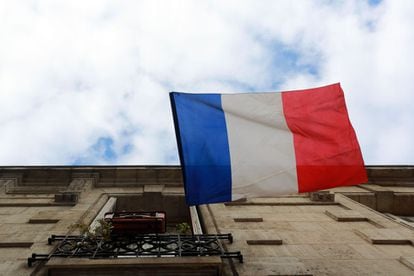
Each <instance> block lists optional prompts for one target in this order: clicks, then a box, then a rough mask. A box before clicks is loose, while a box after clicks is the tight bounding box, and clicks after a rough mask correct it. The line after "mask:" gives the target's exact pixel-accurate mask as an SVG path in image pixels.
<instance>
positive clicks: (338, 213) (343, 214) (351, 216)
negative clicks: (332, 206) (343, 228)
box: [325, 210, 368, 222]
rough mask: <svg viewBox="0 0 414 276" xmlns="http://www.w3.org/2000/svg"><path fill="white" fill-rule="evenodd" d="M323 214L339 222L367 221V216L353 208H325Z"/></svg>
mask: <svg viewBox="0 0 414 276" xmlns="http://www.w3.org/2000/svg"><path fill="white" fill-rule="evenodd" d="M325 214H326V215H327V216H328V217H331V218H333V219H334V220H336V221H340V222H355V221H368V218H367V217H364V216H363V215H361V214H360V213H358V212H356V211H353V210H329V211H328V210H326V211H325Z"/></svg>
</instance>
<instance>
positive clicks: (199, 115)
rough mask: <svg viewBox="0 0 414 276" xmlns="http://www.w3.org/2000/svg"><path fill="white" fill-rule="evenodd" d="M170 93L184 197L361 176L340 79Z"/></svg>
mask: <svg viewBox="0 0 414 276" xmlns="http://www.w3.org/2000/svg"><path fill="white" fill-rule="evenodd" d="M170 97H171V105H172V110H173V115H174V122H175V129H176V134H177V141H178V147H179V153H180V159H181V165H182V168H183V176H184V186H185V193H186V200H187V203H188V204H189V205H197V204H205V203H215V202H227V201H232V200H236V199H239V198H242V197H247V198H249V197H262V196H275V195H282V194H292V193H302V192H310V191H316V190H321V189H327V188H332V187H336V186H343V185H354V184H360V183H364V182H366V181H367V175H366V171H365V167H364V162H363V159H362V155H361V150H360V148H359V144H358V141H357V138H356V135H355V132H354V129H353V127H352V125H351V123H350V121H349V118H348V113H347V109H346V106H345V100H344V95H343V92H342V89H341V87H340V85H339V84H333V85H328V86H325V87H320V88H313V89H306V90H297V91H289V92H279V93H246V94H189V93H177V92H172V93H170Z"/></svg>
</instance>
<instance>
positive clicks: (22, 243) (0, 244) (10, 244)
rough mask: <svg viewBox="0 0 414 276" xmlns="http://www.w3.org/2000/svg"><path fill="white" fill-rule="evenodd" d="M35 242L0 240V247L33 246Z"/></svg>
mask: <svg viewBox="0 0 414 276" xmlns="http://www.w3.org/2000/svg"><path fill="white" fill-rule="evenodd" d="M32 245H33V242H29V241H20V242H17V241H16V242H13V241H10V242H0V248H12V247H31V246H32Z"/></svg>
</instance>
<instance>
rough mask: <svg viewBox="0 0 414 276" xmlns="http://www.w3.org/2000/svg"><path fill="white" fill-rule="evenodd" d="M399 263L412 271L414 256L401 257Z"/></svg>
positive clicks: (413, 268)
mask: <svg viewBox="0 0 414 276" xmlns="http://www.w3.org/2000/svg"><path fill="white" fill-rule="evenodd" d="M400 262H401V263H403V264H405V265H406V266H407V267H409V268H411V269H412V270H414V256H401V258H400ZM413 273H414V272H413Z"/></svg>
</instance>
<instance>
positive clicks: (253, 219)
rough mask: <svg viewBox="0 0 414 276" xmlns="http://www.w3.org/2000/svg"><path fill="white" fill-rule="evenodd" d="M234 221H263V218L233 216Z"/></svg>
mask: <svg viewBox="0 0 414 276" xmlns="http://www.w3.org/2000/svg"><path fill="white" fill-rule="evenodd" d="M233 220H234V222H263V218H234V219H233Z"/></svg>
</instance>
